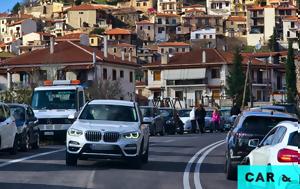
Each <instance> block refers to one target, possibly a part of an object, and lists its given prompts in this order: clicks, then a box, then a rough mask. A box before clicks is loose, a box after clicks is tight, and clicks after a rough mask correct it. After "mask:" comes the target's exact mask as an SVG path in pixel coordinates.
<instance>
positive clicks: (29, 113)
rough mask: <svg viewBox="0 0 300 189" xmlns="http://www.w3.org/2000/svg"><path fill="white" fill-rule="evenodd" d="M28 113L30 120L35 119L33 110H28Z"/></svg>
mask: <svg viewBox="0 0 300 189" xmlns="http://www.w3.org/2000/svg"><path fill="white" fill-rule="evenodd" d="M26 113H27V117H28V119H33V118H34V113H33V111H32V109H31V108H27V110H26Z"/></svg>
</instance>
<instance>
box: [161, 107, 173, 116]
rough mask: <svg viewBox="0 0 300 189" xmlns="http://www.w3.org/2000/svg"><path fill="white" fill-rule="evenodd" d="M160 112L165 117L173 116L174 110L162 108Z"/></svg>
mask: <svg viewBox="0 0 300 189" xmlns="http://www.w3.org/2000/svg"><path fill="white" fill-rule="evenodd" d="M160 114H161V116H163V117H173V110H166V109H161V110H160Z"/></svg>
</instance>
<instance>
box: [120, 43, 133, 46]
mask: <svg viewBox="0 0 300 189" xmlns="http://www.w3.org/2000/svg"><path fill="white" fill-rule="evenodd" d="M116 46H117V47H135V45H132V44H129V43H119V44H117V45H116Z"/></svg>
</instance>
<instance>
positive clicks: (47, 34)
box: [37, 32, 54, 37]
mask: <svg viewBox="0 0 300 189" xmlns="http://www.w3.org/2000/svg"><path fill="white" fill-rule="evenodd" d="M37 33H38V34H40V35H42V36H46V37H53V36H54V35H52V34H50V33H45V32H37Z"/></svg>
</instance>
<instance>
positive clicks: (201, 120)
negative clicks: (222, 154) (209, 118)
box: [195, 104, 206, 133]
mask: <svg viewBox="0 0 300 189" xmlns="http://www.w3.org/2000/svg"><path fill="white" fill-rule="evenodd" d="M195 114H196V115H195V117H196V119H197V122H198V125H199V130H200V133H204V126H205V116H206V111H205V109H204V107H203V105H202V104H200V105H199V106H198V108H197V109H196V112H195Z"/></svg>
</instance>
